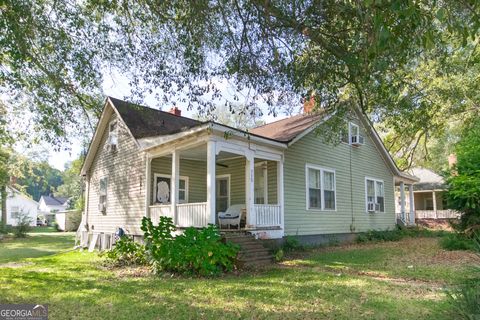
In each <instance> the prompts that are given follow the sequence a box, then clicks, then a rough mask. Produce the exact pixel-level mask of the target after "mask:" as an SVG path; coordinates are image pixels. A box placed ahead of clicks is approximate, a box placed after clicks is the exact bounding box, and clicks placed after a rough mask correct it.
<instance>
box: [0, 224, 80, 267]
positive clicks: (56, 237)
mask: <svg viewBox="0 0 480 320" xmlns="http://www.w3.org/2000/svg"><path fill="white" fill-rule="evenodd" d="M74 236H75V234H74V233H69V232H64V233H60V232H57V233H30V234H29V235H28V237H27V238H24V239H15V238H13V237H9V238H8V239H5V240H2V241H0V263H6V262H16V261H19V260H22V259H25V258H37V257H41V256H45V255H51V254H54V253H58V252H60V251H64V250H68V249H72V248H73V242H74Z"/></svg>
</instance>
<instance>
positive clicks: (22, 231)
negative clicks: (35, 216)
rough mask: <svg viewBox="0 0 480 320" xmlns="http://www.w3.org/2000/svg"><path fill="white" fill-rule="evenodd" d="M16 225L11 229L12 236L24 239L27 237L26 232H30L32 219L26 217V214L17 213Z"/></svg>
mask: <svg viewBox="0 0 480 320" xmlns="http://www.w3.org/2000/svg"><path fill="white" fill-rule="evenodd" d="M16 221H17V225H16V226H15V228H14V229H13V234H14V235H15V237H16V238H25V237H26V236H27V232H28V231H30V229H31V226H30V223H32V218H30V217H29V216H28V214H26V213H24V212H22V211H21V212H19V213H18V215H17V218H16Z"/></svg>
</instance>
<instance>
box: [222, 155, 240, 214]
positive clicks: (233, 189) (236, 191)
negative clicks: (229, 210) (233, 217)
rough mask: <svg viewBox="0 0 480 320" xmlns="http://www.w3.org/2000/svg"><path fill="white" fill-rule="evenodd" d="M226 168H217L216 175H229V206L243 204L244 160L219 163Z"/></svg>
mask: <svg viewBox="0 0 480 320" xmlns="http://www.w3.org/2000/svg"><path fill="white" fill-rule="evenodd" d="M221 164H222V165H226V166H228V167H223V166H217V169H216V175H217V176H219V175H224V174H230V204H231V205H233V204H245V158H236V159H231V160H225V161H222V162H221Z"/></svg>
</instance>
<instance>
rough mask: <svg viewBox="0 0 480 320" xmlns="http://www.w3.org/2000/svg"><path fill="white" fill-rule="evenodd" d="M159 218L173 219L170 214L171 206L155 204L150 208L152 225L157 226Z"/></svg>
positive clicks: (171, 213)
mask: <svg viewBox="0 0 480 320" xmlns="http://www.w3.org/2000/svg"><path fill="white" fill-rule="evenodd" d="M160 217H170V218H172V219H175V217H174V216H173V212H172V206H171V205H169V204H155V205H152V206H150V219H152V222H153V223H154V224H158V222H159V220H160Z"/></svg>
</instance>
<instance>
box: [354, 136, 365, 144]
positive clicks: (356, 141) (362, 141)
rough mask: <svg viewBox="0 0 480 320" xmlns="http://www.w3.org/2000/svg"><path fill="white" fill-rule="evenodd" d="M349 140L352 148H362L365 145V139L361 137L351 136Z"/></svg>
mask: <svg viewBox="0 0 480 320" xmlns="http://www.w3.org/2000/svg"><path fill="white" fill-rule="evenodd" d="M350 139H351V143H352V146H362V145H364V144H365V139H364V138H363V136H361V135H355V136H351V137H350Z"/></svg>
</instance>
